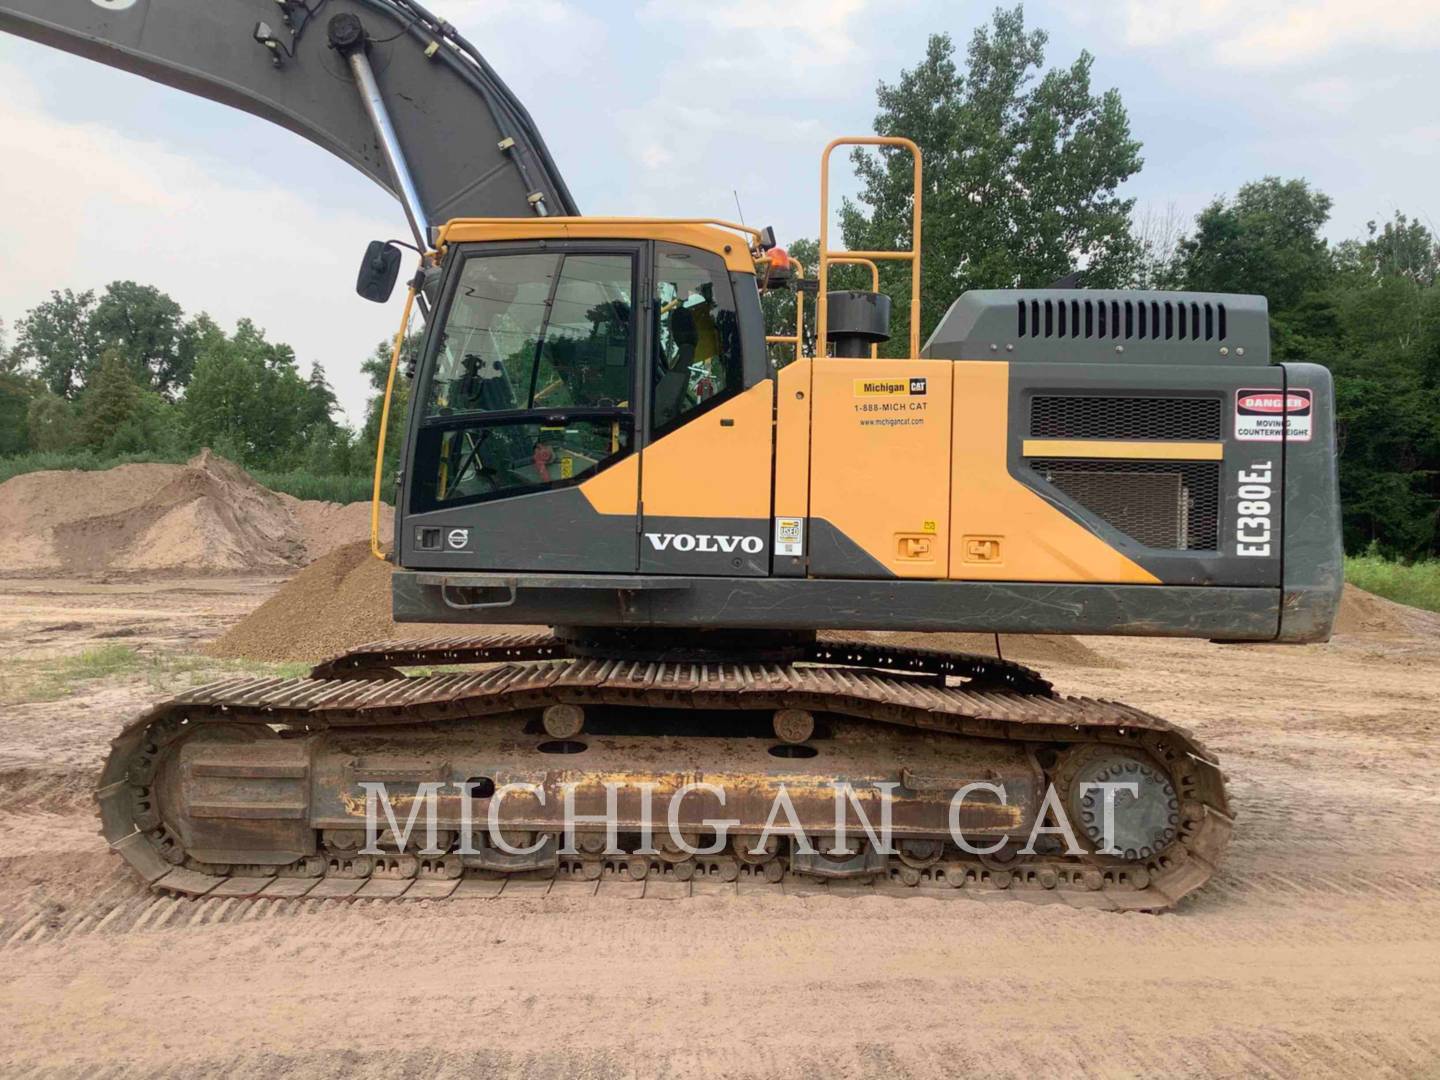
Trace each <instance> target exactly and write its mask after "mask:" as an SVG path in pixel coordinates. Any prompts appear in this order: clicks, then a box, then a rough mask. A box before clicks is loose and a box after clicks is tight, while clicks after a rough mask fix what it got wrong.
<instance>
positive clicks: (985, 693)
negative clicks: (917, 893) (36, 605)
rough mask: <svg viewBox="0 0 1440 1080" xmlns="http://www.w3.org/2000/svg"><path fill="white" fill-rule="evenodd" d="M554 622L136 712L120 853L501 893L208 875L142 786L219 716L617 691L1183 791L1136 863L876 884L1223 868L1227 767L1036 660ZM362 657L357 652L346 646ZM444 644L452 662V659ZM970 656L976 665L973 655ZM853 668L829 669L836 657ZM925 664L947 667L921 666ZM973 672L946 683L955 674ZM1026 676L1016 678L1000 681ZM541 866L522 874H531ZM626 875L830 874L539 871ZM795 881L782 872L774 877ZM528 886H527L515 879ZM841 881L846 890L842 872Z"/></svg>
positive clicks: (950, 860) (382, 716)
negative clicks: (226, 868)
mask: <svg viewBox="0 0 1440 1080" xmlns="http://www.w3.org/2000/svg"><path fill="white" fill-rule="evenodd" d="M562 649H563V643H561V642H558V641H557V640H556V639H555V638H553V637H551V636H549V635H539V634H537V635H508V636H503V637H488V638H474V637H467V638H456V639H437V640H434V641H426V642H380V643H375V644H374V645H370V646H365V647H363V648H362V649H360V650H356V651H355V653H353V654H347V655H346V656H344V657H337V658H334V659H332V660H329V661H326V662H325V663H324V664H322V665H320V666H318V667H317V668H316V669H315V673H314V674H313V675H312V677H310V678H299V679H254V678H242V679H231V680H226V681H222V682H219V683H214V684H211V685H209V686H205V687H199V688H196V689H194V690H190V691H187V692H185V693H183V694H181V695H179V696H178V697H176V698H174V699H172V700H171V701H168V702H165V703H163V704H160V705H157V706H155V707H154V708H152V709H151V710H149V711H148V712H147V713H146V714H145V715H144V716H142V717H140V718H138V719H137V720H136V721H135V722H133V723H132V724H130V725H129V726H128V727H127V728H126V729H125V730H124V731H123V732H122V733H121V735H120V736H119V737H117V738H116V739H115V741H114V743H113V744H112V751H111V755H110V758H109V760H108V761H107V763H106V766H105V769H104V772H103V774H102V779H101V787H100V790H99V792H98V793H97V798H98V801H99V803H100V808H101V818H102V823H103V828H102V831H103V833H104V835H105V836H106V839H107V840H108V841H109V842H110V846H111V848H112V849H113V850H115V851H118V852H119V853H120V854H122V855H123V856H124V857H125V859H126V861H127V862H129V863H130V865H131V866H132V867H133V868H134V869H135V870H136V871H137V872H138V873H139V874H140V876H141V877H142V878H144V879H145V880H146V881H147V882H148V883H150V884H151V886H152V887H154V888H156V889H160V890H162V891H169V892H173V893H177V894H181V895H189V896H211V897H213V896H234V897H249V896H264V897H286V898H298V897H309V898H314V899H321V898H326V897H330V898H336V897H351V896H354V897H359V898H366V897H396V898H398V897H405V898H409V899H420V898H435V899H439V898H442V897H452V896H454V897H463V896H467V895H469V896H479V895H494V894H495V893H498V892H499V890H500V888H502V887H506V886H505V882H504V880H503V879H502V880H501V881H500V883H499V885H498V886H497V885H496V884H495V882H494V880H493V878H492V877H488V876H478V877H477V876H475V875H474V874H473V873H472V874H469V875H464V872H463V870H462V868H461V866H460V859H459V856H456V855H454V854H451V855H449V856H445V855H441V856H436V857H430V858H426V857H423V856H421V857H419V858H416V857H414V856H410V855H405V856H397V857H393V858H391V859H388V860H381V863H382V865H381V866H380V867H378V868H377V867H376V866H374V865H373V860H372V863H371V864H366V863H364V862H363V861H362V860H349V859H341V860H339V861H338V863H337V860H335V859H334V858H328V859H327V858H326V857H324V856H320V857H315V856H312V857H310V858H309V859H306V860H301V861H300V862H299V863H296V864H294V865H293V866H290V867H284V868H280V869H279V871H278V872H275V871H274V868H269V869H261V868H259V867H243V868H242V867H235V868H230V870H231V872H228V873H212V872H207V871H209V870H211V869H213V868H207V867H203V866H197V865H196V864H194V863H193V860H189V859H188V857H187V856H186V854H185V852H184V851H183V849H181V847H180V844H179V841H178V839H177V838H176V837H175V836H174V835H173V834H171V833H170V831H169V830H168V829H167V828H166V827H165V826H164V825H163V824H162V823H161V822H160V820H159V815H158V813H157V812H156V811H155V808H154V807H153V805H151V802H150V801H149V799H150V789H149V787H148V784H149V782H150V779H151V777H153V775H154V771H155V768H156V765H157V762H158V761H159V760H160V759H161V758H162V756H163V755H164V754H165V753H166V752H167V751H168V749H169V748H170V747H171V746H172V745H173V744H174V743H175V742H177V741H178V740H180V739H183V738H184V737H185V736H186V735H187V734H189V733H190V732H193V731H195V730H197V729H198V728H199V727H201V726H202V725H210V724H265V725H269V726H272V727H282V728H284V727H288V728H291V729H292V730H297V731H299V730H305V731H317V730H323V729H325V728H332V727H333V728H341V727H350V726H367V727H368V726H377V725H378V726H388V725H404V724H409V723H417V722H427V723H433V722H437V721H438V722H443V721H445V720H447V719H452V720H453V719H464V718H474V717H481V716H487V715H488V716H493V715H497V714H501V713H508V712H511V711H514V710H517V709H533V708H536V707H537V706H543V705H546V704H550V703H554V702H569V703H576V704H589V703H594V704H606V705H624V706H631V707H635V706H640V707H644V706H655V707H670V708H674V707H691V708H705V709H716V708H744V709H778V708H794V707H799V708H808V709H813V710H816V711H822V712H830V713H836V714H839V715H842V716H850V717H858V718H861V719H866V720H870V721H873V722H878V723H884V724H893V725H897V726H901V727H912V728H919V729H923V730H929V731H938V732H948V733H952V734H957V735H965V736H974V737H979V738H987V739H1002V740H1021V741H1027V742H1036V743H1063V744H1067V745H1074V744H1077V743H1103V744H1109V745H1117V746H1130V747H1133V748H1135V749H1136V750H1140V751H1143V752H1145V753H1147V754H1149V755H1150V756H1151V757H1152V758H1154V759H1155V760H1156V761H1158V762H1159V763H1161V764H1162V765H1163V766H1164V767H1165V768H1166V769H1167V770H1168V771H1169V773H1170V777H1171V780H1172V782H1173V783H1174V785H1175V788H1176V791H1177V792H1178V793H1179V796H1180V799H1181V800H1182V810H1183V822H1182V825H1181V828H1180V830H1179V835H1178V837H1177V838H1176V840H1175V841H1174V842H1173V843H1171V844H1170V845H1169V846H1168V847H1166V848H1165V849H1164V850H1163V851H1160V852H1157V853H1155V854H1154V855H1153V856H1152V857H1150V858H1148V859H1145V860H1143V861H1140V862H1123V861H1121V860H1118V859H1107V858H1105V857H1102V856H1098V855H1088V856H1077V857H1069V856H1063V855H1061V856H1045V855H1039V854H1037V855H1034V856H1019V857H1016V858H1014V859H1013V860H1012V861H1009V862H1005V863H1000V862H996V861H994V860H991V859H985V858H977V857H974V856H969V855H962V854H960V853H958V849H952V848H948V847H947V849H946V854H945V855H944V856H943V857H942V858H940V859H938V860H936V859H931V860H915V859H906V858H904V857H902V856H899V855H890V856H887V857H886V860H885V865H884V869H883V871H882V872H881V874H880V876H879V878H878V879H877V882H878V883H879V884H881V885H892V886H895V887H897V888H915V889H920V890H924V889H926V888H938V889H947V890H948V889H954V888H967V887H968V888H971V889H972V890H973V889H980V890H985V891H986V892H987V893H990V892H993V893H995V894H996V895H1001V894H1003V895H1005V896H1017V897H1021V898H1030V899H1036V898H1042V899H1043V898H1047V897H1046V896H1042V895H1041V894H1048V896H1049V897H1053V898H1058V899H1061V900H1064V901H1066V902H1069V903H1071V904H1074V905H1076V906H1082V907H1100V908H1111V909H1141V910H1159V909H1163V908H1168V907H1171V906H1173V905H1174V904H1175V903H1176V902H1177V901H1178V900H1179V899H1180V898H1181V897H1183V896H1184V895H1186V894H1188V893H1189V892H1192V891H1193V890H1195V889H1196V888H1199V887H1200V886H1201V885H1202V884H1204V882H1205V881H1206V880H1208V879H1209V878H1210V876H1211V875H1212V874H1213V873H1214V869H1215V866H1216V864H1217V862H1218V860H1219V857H1220V855H1221V853H1222V852H1223V850H1224V848H1225V846H1226V844H1227V843H1228V840H1229V836H1230V832H1231V829H1232V816H1231V812H1230V807H1229V804H1228V802H1227V800H1226V796H1225V791H1224V782H1223V777H1222V776H1221V773H1220V770H1219V767H1218V764H1217V762H1216V760H1215V759H1214V757H1213V756H1212V755H1210V754H1209V753H1208V752H1207V751H1206V750H1205V749H1204V748H1203V747H1202V746H1201V745H1200V744H1199V743H1198V741H1196V740H1195V739H1194V738H1193V737H1192V736H1190V735H1189V734H1188V733H1187V732H1186V731H1184V730H1183V729H1182V728H1179V727H1177V726H1176V725H1173V724H1170V723H1169V722H1167V721H1165V720H1162V719H1160V718H1158V717H1155V716H1152V715H1150V714H1148V713H1145V712H1142V711H1140V710H1138V709H1134V708H1131V707H1129V706H1125V705H1121V704H1118V703H1114V702H1108V701H1099V700H1094V699H1088V698H1066V697H1062V696H1059V695H1056V694H1055V693H1054V692H1053V690H1052V689H1051V688H1050V684H1049V683H1048V682H1045V681H1044V680H1043V679H1040V677H1039V676H1038V674H1036V673H1034V672H1032V671H1030V669H1028V668H1023V667H1021V666H1020V665H1014V664H1011V663H1009V662H1008V661H995V660H993V659H992V658H989V657H970V656H965V655H963V654H946V653H941V652H938V651H933V650H925V649H904V648H888V647H885V646H879V645H873V644H869V643H849V642H822V643H817V646H816V652H815V653H814V654H813V655H814V656H815V660H814V662H813V663H814V666H808V665H806V664H799V665H775V664H770V665H766V664H753V665H752V664H702V663H675V662H669V663H667V662H660V661H624V660H601V659H596V658H564V657H561V656H557V655H556V652H558V651H560V650H562ZM352 657H353V658H355V659H354V662H353V663H351V662H350V660H351V658H352ZM442 658H443V659H442ZM977 661H983V662H984V664H983V665H982V664H979V663H977ZM837 662H838V663H839V664H842V665H846V666H835V665H836V664H837ZM465 663H497V664H498V666H495V667H490V668H487V669H482V670H480V671H478V672H468V673H457V674H439V675H428V676H415V677H403V676H398V673H397V677H380V678H378V679H377V678H376V677H375V675H376V673H378V672H383V671H386V670H393V669H395V668H398V667H403V666H419V665H427V664H465ZM916 674H919V675H922V676H924V675H929V676H936V678H923V677H921V678H917V677H915V676H916ZM950 675H959V676H963V677H967V678H968V679H969V680H970V681H968V682H965V683H962V684H960V685H949V683H948V680H947V678H946V676H950ZM1008 676H1013V680H1010V685H1031V686H1035V687H1036V689H1034V690H1030V691H1028V692H1016V691H1014V690H1012V689H1009V688H1008V687H1007V688H1006V689H1005V690H1003V691H1002V690H996V689H992V687H993V686H994V685H995V683H996V681H997V680H998V681H1000V682H1001V683H1002V685H1004V684H1005V683H1006V681H1007V677H1008ZM533 878H534V875H518V877H517V878H516V880H517V881H519V880H527V879H533ZM616 878H618V879H621V880H624V881H627V882H629V883H631V884H632V885H633V886H636V887H638V886H641V885H644V886H645V888H646V889H648V888H650V884H651V883H652V882H653V883H654V884H655V887H656V888H660V887H662V886H663V887H666V888H677V889H678V888H682V887H685V888H687V889H688V890H689V891H693V890H695V889H697V888H699V887H701V886H703V885H704V884H705V883H710V884H718V885H720V886H722V887H728V886H729V885H730V884H732V883H737V882H750V883H752V884H755V885H757V886H758V885H766V886H771V887H773V886H776V885H780V884H782V883H783V884H784V885H785V887H786V888H788V889H790V890H792V891H793V890H794V889H795V888H815V887H821V886H819V885H818V884H817V883H816V882H814V881H813V880H812V879H808V878H802V879H799V880H797V875H796V874H794V873H789V874H786V873H785V872H784V867H783V866H781V867H779V872H778V873H777V869H776V867H775V866H769V867H768V868H767V865H766V864H765V863H757V864H754V865H751V864H748V863H745V862H741V861H740V860H736V859H733V858H729V857H721V858H717V859H710V860H708V861H707V860H706V859H704V858H700V859H691V860H682V861H680V862H670V861H666V860H665V859H650V860H648V861H645V860H639V861H637V860H635V859H632V858H628V857H625V856H621V857H618V858H615V857H612V858H608V859H598V860H597V859H593V858H592V859H587V858H583V857H582V858H579V859H575V858H565V857H562V861H561V863H560V867H559V870H558V871H555V872H553V873H552V874H551V875H550V876H549V877H548V878H545V879H544V880H552V879H553V881H561V880H566V879H572V880H575V881H577V883H578V882H584V881H596V880H602V879H616ZM782 879H783V882H782ZM517 887H520V886H519V885H518V884H517ZM835 891H842V890H841V889H840V888H838V887H836V888H835Z"/></svg>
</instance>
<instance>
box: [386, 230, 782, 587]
mask: <svg viewBox="0 0 1440 1080" xmlns="http://www.w3.org/2000/svg"><path fill="white" fill-rule="evenodd" d="M507 233H508V234H513V235H509V236H506V235H504V234H507ZM497 234H499V235H497ZM752 239H753V238H752V237H750V236H748V235H747V234H744V233H736V232H734V231H732V230H729V229H725V228H721V227H716V226H709V225H695V224H688V225H672V224H668V223H663V222H644V223H642V222H636V223H628V224H625V225H617V224H616V223H605V222H594V223H592V222H589V221H586V220H585V219H576V220H570V221H565V222H559V221H557V220H555V219H551V221H535V222H515V221H508V220H507V221H505V222H503V223H502V222H471V221H457V222H452V223H450V224H449V225H447V226H446V227H445V229H443V230H442V232H441V239H440V251H441V252H442V254H441V255H440V261H441V264H442V266H443V272H444V282H445V284H444V285H443V287H442V289H441V292H440V296H439V302H438V304H437V305H436V308H435V310H434V312H433V315H432V318H431V324H430V328H429V330H428V333H427V336H426V339H425V343H424V345H423V347H422V350H421V356H420V363H419V367H418V371H417V374H416V380H415V392H414V394H413V400H414V405H413V406H412V409H411V414H410V416H409V418H408V438H409V445H410V447H411V448H412V450H411V452H410V453H409V454H407V455H406V456H407V460H408V461H409V464H408V467H407V468H406V469H405V471H404V474H403V476H402V479H401V484H400V492H399V499H400V503H401V507H400V518H401V521H402V522H403V524H401V525H400V526H399V527H398V528H397V546H396V549H395V550H396V551H397V552H398V559H397V561H398V563H399V564H400V565H402V566H405V567H409V568H424V569H431V568H433V569H436V570H467V571H474V570H492V571H505V570H528V571H537V572H552V573H574V572H589V573H599V574H633V573H638V572H641V571H642V570H664V569H667V568H669V569H672V570H676V571H680V572H684V571H687V570H688V571H689V572H695V573H706V572H710V573H714V572H724V573H742V574H753V575H758V574H765V573H768V572H769V564H768V560H762V559H757V558H754V557H753V556H754V555H755V554H756V553H755V552H748V553H747V552H745V551H743V550H740V548H739V546H738V542H737V545H736V550H735V551H733V552H731V553H729V554H730V556H731V557H729V558H726V559H724V560H723V561H713V560H704V559H702V558H700V557H698V555H697V553H695V552H694V551H692V550H688V545H685V544H682V545H681V548H682V549H685V550H678V551H677V550H674V549H670V548H669V545H667V546H666V547H667V550H663V551H657V550H655V549H654V548H653V546H652V547H651V549H650V550H649V551H648V552H647V550H646V549H645V547H644V546H643V534H644V533H646V532H655V531H659V530H662V529H663V530H665V531H667V532H677V531H680V525H679V520H680V519H684V518H686V517H687V515H689V516H695V515H693V514H690V510H692V509H694V507H695V506H698V505H699V504H700V503H701V501H702V500H703V499H705V498H707V497H710V496H713V495H714V494H715V492H714V490H713V488H714V482H715V481H716V480H717V479H719V478H721V477H722V476H727V475H728V482H727V483H726V484H725V485H722V486H724V487H728V488H730V489H731V494H730V495H724V494H721V495H720V498H719V503H718V505H720V507H721V510H722V513H721V514H720V515H718V516H723V517H727V518H732V519H734V520H736V521H741V520H743V522H744V528H745V530H747V535H749V536H751V537H753V538H754V539H753V540H752V542H751V545H750V546H756V547H759V546H762V544H761V539H762V537H763V532H764V530H765V528H766V526H767V524H768V517H769V479H770V464H769V457H770V454H769V444H770V424H771V417H770V401H771V399H772V398H773V390H774V384H773V371H772V370H771V368H770V366H769V363H768V361H767V359H766V355H765V338H764V328H763V322H762V319H761V314H760V301H759V294H758V291H757V289H756V286H755V280H754V265H753V259H752V255H751V244H750V241H751V240H752ZM751 391H753V392H754V393H753V400H751V401H747V402H743V403H742V402H741V401H739V400H737V399H739V398H741V397H742V396H744V395H745V394H747V393H748V392H751ZM662 447H663V448H662ZM737 451H738V452H737ZM647 470H648V471H649V472H650V473H651V475H650V476H649V477H648V478H647V477H646V476H645V474H646V472H647ZM736 470H739V471H736ZM702 493H703V494H702ZM687 499H688V500H690V501H691V503H692V504H693V505H691V506H690V507H688V508H687V504H686V500H687ZM704 516H715V515H713V514H706V515H704ZM690 531H692V532H693V531H694V530H693V529H691V530H690ZM712 531H713V530H712ZM687 554H688V555H689V557H688V558H687V557H686V555H687ZM706 554H708V553H706Z"/></svg>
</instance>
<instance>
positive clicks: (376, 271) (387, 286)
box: [355, 240, 400, 304]
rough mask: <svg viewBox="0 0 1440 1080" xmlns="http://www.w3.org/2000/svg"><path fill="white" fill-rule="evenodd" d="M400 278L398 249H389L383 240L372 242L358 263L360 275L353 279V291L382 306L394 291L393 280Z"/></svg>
mask: <svg viewBox="0 0 1440 1080" xmlns="http://www.w3.org/2000/svg"><path fill="white" fill-rule="evenodd" d="M399 276H400V249H399V248H397V247H391V246H390V245H389V244H387V243H385V241H383V240H372V241H370V246H369V247H367V248H366V249H365V258H364V260H363V261H362V262H361V263H360V274H359V276H358V277H356V279H355V291H356V292H357V293H359V294H360V295H361V296H363V297H364V298H365V299H366V300H373V301H375V303H377V304H383V303H385V301H387V300H389V299H390V294H391V293H392V292H394V291H395V279H396V278H398V277H399Z"/></svg>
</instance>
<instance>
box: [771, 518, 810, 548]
mask: <svg viewBox="0 0 1440 1080" xmlns="http://www.w3.org/2000/svg"><path fill="white" fill-rule="evenodd" d="M775 554H776V555H804V554H805V519H804V518H776V519H775Z"/></svg>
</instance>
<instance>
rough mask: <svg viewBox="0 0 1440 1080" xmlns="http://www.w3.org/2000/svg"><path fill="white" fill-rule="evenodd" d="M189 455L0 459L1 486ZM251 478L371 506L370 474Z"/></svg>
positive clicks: (55, 454) (388, 496)
mask: <svg viewBox="0 0 1440 1080" xmlns="http://www.w3.org/2000/svg"><path fill="white" fill-rule="evenodd" d="M190 456H191V455H188V454H152V453H144V454H120V455H111V456H104V457H102V456H100V455H97V454H95V453H94V452H92V451H90V450H57V451H47V452H36V453H30V454H15V455H13V456H11V457H4V458H0V484H3V483H4V482H5V481H6V480H9V479H11V478H12V477H15V476H20V475H21V474H22V473H31V472H39V471H41V470H42V469H78V470H80V471H81V472H98V471H100V470H102V469H113V468H115V466H117V465H135V464H159V465H183V464H184V463H185V462H186V461H188V460H189V459H190ZM248 471H249V473H250V475H251V476H253V477H254V478H255V480H256V481H257V482H258V483H260V484H263V485H264V486H265V487H267V488H269V489H270V490H271V491H280V492H284V493H285V494H286V495H293V496H295V498H297V499H321V500H324V501H325V502H338V503H349V502H361V501H364V502H368V501H369V500H370V489H371V485H372V483H373V482H374V481H373V478H372V476H371V474H370V473H368V472H366V473H360V474H356V475H353V476H350V475H343V476H340V475H329V474H322V473H313V472H308V471H306V470H304V469H291V470H288V471H285V472H275V471H271V470H266V469H250V470H248ZM392 488H393V485H391V484H385V485H382V488H381V498H382V499H383V500H384V501H385V502H387V503H388V502H390V501H391V500H392V498H393V493H392V490H391V489H392Z"/></svg>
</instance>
